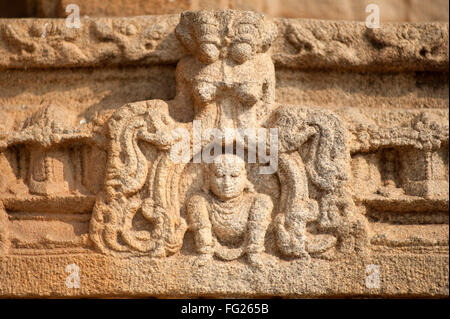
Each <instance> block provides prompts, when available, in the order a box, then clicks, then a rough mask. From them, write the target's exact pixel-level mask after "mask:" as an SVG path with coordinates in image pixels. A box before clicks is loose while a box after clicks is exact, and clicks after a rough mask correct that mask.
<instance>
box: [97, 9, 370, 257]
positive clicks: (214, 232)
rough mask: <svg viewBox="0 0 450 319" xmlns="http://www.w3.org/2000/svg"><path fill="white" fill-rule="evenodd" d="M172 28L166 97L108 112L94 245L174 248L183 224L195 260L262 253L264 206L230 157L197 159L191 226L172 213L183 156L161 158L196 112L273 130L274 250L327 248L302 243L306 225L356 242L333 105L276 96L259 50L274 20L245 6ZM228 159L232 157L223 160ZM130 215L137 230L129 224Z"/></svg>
mask: <svg viewBox="0 0 450 319" xmlns="http://www.w3.org/2000/svg"><path fill="white" fill-rule="evenodd" d="M175 32H176V35H177V38H178V39H179V41H180V42H181V44H182V45H183V46H184V47H185V49H186V50H187V52H188V53H189V54H188V55H187V56H186V57H184V58H182V59H181V60H180V61H179V63H178V66H177V70H176V83H177V94H176V96H175V98H174V100H172V101H161V100H152V101H144V102H137V103H132V104H127V105H125V106H123V107H121V108H120V109H119V110H118V111H117V112H116V113H115V114H114V115H113V116H112V117H111V119H110V120H109V124H108V130H109V136H108V137H109V140H110V145H109V149H108V164H107V176H106V182H105V188H104V190H103V192H101V194H99V196H98V199H97V203H96V205H95V208H94V212H93V217H92V220H91V239H92V240H93V242H94V243H95V245H96V246H97V248H98V249H100V250H101V251H102V252H104V253H109V254H119V255H120V254H125V255H127V254H134V255H150V256H166V255H169V254H172V253H175V252H177V251H179V250H180V249H181V246H182V244H183V237H184V234H185V231H186V230H187V229H188V227H189V228H190V229H191V230H192V231H194V233H195V240H196V243H197V247H198V252H199V254H200V256H201V257H200V259H199V264H204V263H205V262H207V261H208V260H210V259H211V257H212V256H213V255H216V256H218V257H220V258H222V259H229V260H231V259H236V258H238V257H240V256H241V255H243V254H247V255H248V258H249V260H250V262H251V263H253V264H259V263H260V261H261V259H262V252H263V251H264V239H265V235H266V231H267V229H268V226H269V223H270V222H271V221H270V216H271V212H272V210H273V204H272V200H271V199H270V197H268V196H267V195H263V194H259V193H257V192H255V191H254V190H253V187H252V186H251V183H250V182H249V181H248V179H247V177H246V173H245V165H244V163H243V162H239V160H237V161H236V158H237V157H233V156H231V155H227V156H228V157H227V156H225V157H220V160H219V162H215V163H213V164H210V165H209V166H208V167H206V168H205V172H206V173H205V175H206V176H207V177H208V182H207V183H205V187H204V189H203V191H202V192H199V193H197V194H196V195H194V196H192V197H191V198H190V199H189V200H188V202H187V203H185V204H187V215H188V221H189V225H187V223H186V221H185V219H184V218H183V217H182V216H181V213H180V212H181V207H180V204H179V202H180V199H179V194H178V187H179V182H180V179H181V176H182V173H183V170H184V168H185V166H186V164H182V163H174V162H172V161H171V159H170V156H169V151H170V149H171V147H172V145H173V144H174V143H175V142H176V141H175V140H174V138H173V137H172V136H173V135H172V134H171V132H173V130H174V129H176V128H180V127H181V128H186V129H187V130H188V131H189V132H192V127H193V120H200V121H201V124H202V129H203V130H205V129H207V128H217V129H219V130H224V129H228V128H234V129H237V128H242V129H246V128H278V129H279V132H280V136H279V145H280V154H279V170H278V172H277V176H278V178H279V180H280V185H281V199H280V204H279V211H277V212H276V218H275V220H274V221H273V222H274V226H275V227H274V230H275V232H276V235H277V236H276V238H277V246H278V247H279V250H280V252H281V253H282V254H283V255H286V256H292V257H300V258H301V257H304V258H309V253H320V252H323V251H325V250H327V249H328V248H330V247H331V246H332V245H328V246H327V245H325V246H326V247H325V248H324V247H322V248H320V247H319V248H318V247H314V245H308V242H307V226H308V225H309V224H310V223H316V225H317V227H316V228H317V229H318V231H319V232H322V233H329V234H330V235H332V236H334V237H336V239H337V245H336V247H337V249H338V251H345V252H351V251H354V249H357V250H359V251H360V252H362V250H364V247H365V245H366V242H367V230H366V227H367V226H366V221H365V219H364V218H363V217H362V216H360V215H358V213H357V212H356V211H355V209H354V205H353V201H352V197H351V194H349V190H348V187H347V182H348V174H349V161H350V156H349V152H348V150H347V145H346V132H345V130H344V128H343V125H342V123H341V121H340V120H339V118H338V117H337V116H336V115H334V114H333V113H331V112H326V111H321V110H315V109H304V108H300V107H287V106H280V105H278V104H276V103H275V69H274V65H273V62H272V60H271V57H270V55H269V54H268V53H267V51H268V49H269V48H270V45H271V43H272V41H273V40H274V38H275V36H276V26H275V25H274V24H272V23H270V22H268V21H266V19H265V17H264V16H263V15H260V14H257V13H253V12H237V11H233V10H221V11H200V12H185V13H183V14H182V15H181V20H180V23H179V25H178V26H177V28H176V31H175ZM149 149H152V150H153V153H152V151H149ZM149 154H156V155H154V156H153V155H152V156H151V155H149ZM227 158H228V159H230V158H233V159H234V160H235V163H234V164H233V165H231V164H229V163H228V164H226V162H227V161H225V163H224V162H223V161H224V160H225V159H227ZM197 165H202V164H197ZM228 180H230V181H228ZM137 215H141V216H142V217H143V218H144V219H145V220H146V222H147V224H146V226H145V227H144V228H142V227H137V226H136V225H135V224H134V220H135V217H136V216H137ZM333 243H334V242H333Z"/></svg>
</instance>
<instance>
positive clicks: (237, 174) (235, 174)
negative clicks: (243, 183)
mask: <svg viewBox="0 0 450 319" xmlns="http://www.w3.org/2000/svg"><path fill="white" fill-rule="evenodd" d="M231 176H232V177H239V173H233V174H231Z"/></svg>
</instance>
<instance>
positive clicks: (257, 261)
mask: <svg viewBox="0 0 450 319" xmlns="http://www.w3.org/2000/svg"><path fill="white" fill-rule="evenodd" d="M248 262H249V263H250V265H252V266H253V267H255V268H258V269H260V270H261V269H262V268H263V267H264V263H263V258H262V253H249V254H248Z"/></svg>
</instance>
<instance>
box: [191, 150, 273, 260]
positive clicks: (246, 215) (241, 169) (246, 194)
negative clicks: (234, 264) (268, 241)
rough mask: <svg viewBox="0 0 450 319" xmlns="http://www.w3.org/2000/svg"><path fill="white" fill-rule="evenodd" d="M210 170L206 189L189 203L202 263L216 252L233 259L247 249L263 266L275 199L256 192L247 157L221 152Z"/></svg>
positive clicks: (208, 170)
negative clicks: (265, 244) (247, 171)
mask: <svg viewBox="0 0 450 319" xmlns="http://www.w3.org/2000/svg"><path fill="white" fill-rule="evenodd" d="M206 170H207V172H206V179H205V185H204V186H203V191H202V193H201V194H198V195H194V196H193V197H191V198H190V199H189V203H188V207H187V212H188V216H189V220H190V225H191V229H192V230H193V231H194V232H195V239H196V243H197V247H198V252H199V254H200V257H199V259H198V264H199V265H204V264H205V263H206V262H207V261H208V260H210V259H211V258H212V256H213V255H214V254H215V255H216V256H218V257H219V258H222V259H225V260H233V259H237V258H239V257H240V256H241V255H243V254H245V253H246V254H247V255H248V259H249V261H250V263H252V264H253V265H257V266H261V264H262V261H261V259H262V258H261V254H262V252H263V251H264V238H265V234H266V230H267V227H268V226H269V222H270V213H271V212H272V208H273V204H272V200H271V199H270V197H269V196H267V195H265V194H258V193H256V192H255V190H254V188H253V185H252V184H251V182H250V181H249V180H248V179H247V173H246V170H245V162H244V160H243V159H241V158H239V157H237V156H236V155H230V154H227V155H221V156H219V157H217V158H216V159H215V160H214V162H213V163H212V164H209V166H208V167H207V168H206ZM223 244H224V245H223ZM226 244H231V245H234V246H237V247H235V248H229V247H228V246H226Z"/></svg>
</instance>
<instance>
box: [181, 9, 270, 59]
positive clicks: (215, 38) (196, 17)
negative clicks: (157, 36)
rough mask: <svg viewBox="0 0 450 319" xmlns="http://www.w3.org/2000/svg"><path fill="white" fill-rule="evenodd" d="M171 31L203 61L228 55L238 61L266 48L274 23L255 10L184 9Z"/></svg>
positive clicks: (250, 57)
mask: <svg viewBox="0 0 450 319" xmlns="http://www.w3.org/2000/svg"><path fill="white" fill-rule="evenodd" d="M175 34H176V36H177V38H178V40H179V41H180V42H181V44H182V45H183V46H184V47H185V48H186V49H187V51H188V52H189V53H191V54H192V55H195V56H197V58H198V59H199V60H201V61H202V62H204V63H212V62H214V61H216V60H218V59H220V58H223V57H225V56H229V57H230V58H231V59H233V60H234V61H236V62H237V63H239V64H241V63H244V62H245V61H248V60H250V59H252V58H253V57H254V56H255V55H257V54H260V53H264V52H266V51H267V50H268V49H269V48H270V46H271V44H272V42H273V41H274V39H275V37H276V34H277V27H276V26H275V24H273V23H272V22H270V21H268V20H267V19H266V18H265V16H264V15H262V14H260V13H256V12H250V11H234V10H228V9H225V10H216V11H206V10H203V11H186V12H183V13H182V14H181V18H180V23H179V24H178V26H177V27H176V29H175Z"/></svg>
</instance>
